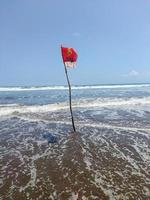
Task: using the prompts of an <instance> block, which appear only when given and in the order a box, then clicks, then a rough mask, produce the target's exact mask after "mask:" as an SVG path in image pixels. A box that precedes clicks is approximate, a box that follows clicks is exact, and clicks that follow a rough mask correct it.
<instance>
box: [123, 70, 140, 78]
mask: <svg viewBox="0 0 150 200" xmlns="http://www.w3.org/2000/svg"><path fill="white" fill-rule="evenodd" d="M139 75H140V73H139V72H138V71H136V70H131V71H130V72H128V73H127V74H123V75H122V76H124V77H137V76H139Z"/></svg>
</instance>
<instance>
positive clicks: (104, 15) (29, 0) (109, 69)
mask: <svg viewBox="0 0 150 200" xmlns="http://www.w3.org/2000/svg"><path fill="white" fill-rule="evenodd" d="M61 44H63V45H64V46H68V47H74V48H75V49H76V50H77V51H78V54H79V59H78V65H77V68H76V69H72V70H69V75H70V78H71V82H72V84H107V83H114V84H115V83H137V82H138V83H141V82H150V0H125V1H120V0H113V1H112V0H106V1H102V0H74V1H72V0H55V1H52V0H44V1H41V0H12V1H10V0H0V86H17V85H18V86H20V85H21V86H22V85H62V84H66V79H65V76H64V68H63V64H62V59H61V55H60V45H61Z"/></svg>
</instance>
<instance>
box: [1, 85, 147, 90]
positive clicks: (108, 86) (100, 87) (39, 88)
mask: <svg viewBox="0 0 150 200" xmlns="http://www.w3.org/2000/svg"><path fill="white" fill-rule="evenodd" d="M140 87H150V84H126V85H85V86H72V89H73V90H84V89H107V88H108V89H109V88H110V89H111V88H140ZM34 90H35V91H36V90H39V91H40V90H68V87H67V86H43V87H0V92H9V91H10V92H18V91H34Z"/></svg>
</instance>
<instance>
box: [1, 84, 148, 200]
mask: <svg viewBox="0 0 150 200" xmlns="http://www.w3.org/2000/svg"><path fill="white" fill-rule="evenodd" d="M149 89H150V87H149V86H145V87H144V86H143V87H138V88H137V87H126V88H112V89H110V88H99V89H96V90H95V89H88V90H86V91H85V90H84V89H80V90H75V91H74V90H73V93H74V94H73V96H74V100H73V109H74V118H75V124H76V129H77V133H72V126H71V121H70V114H69V112H68V104H67V98H66V97H67V91H66V90H63V91H60V90H59V91H56V90H54V91H48V90H46V91H44V93H45V92H46V94H47V95H49V92H50V94H51V95H50V96H49V98H50V99H49V100H50V101H51V102H52V103H49V104H47V103H46V102H47V97H46V98H44V97H43V98H42V99H43V100H42V102H44V103H41V99H40V100H38V101H35V102H34V101H33V102H32V103H31V102H30V100H31V99H30V98H31V95H29V93H30V92H29V91H21V93H22V94H21V93H20V91H18V92H17V93H16V92H15V95H16V100H15V101H12V100H9V102H7V104H6V103H5V104H4V103H3V102H1V106H0V157H1V161H2V162H1V165H0V166H1V169H0V195H1V196H0V199H39V200H40V199H42V200H43V199H52V200H53V199H60V200H61V199H62V200H66V199H73V200H75V199H83V200H84V199H85V200H86V199H97V200H99V199H102V200H103V199H104V200H105V199H106V200H107V199H110V200H113V199H117V200H120V199H129V200H130V199H131V200H132V199H141V200H148V199H149V198H150V192H149V188H150V120H149V119H150V90H149ZM32 92H33V91H32ZM34 92H35V93H36V92H38V95H39V93H40V95H41V96H42V95H43V91H42V92H41V91H34ZM4 93H5V92H1V97H3V100H4V97H6V93H5V94H4ZM7 95H9V96H13V95H14V91H13V92H12V91H9V92H8V93H7ZM20 95H24V96H29V99H28V102H26V101H24V100H21V103H19V102H18V98H19V97H18V96H20ZM36 95H37V93H36ZM36 95H35V96H36ZM44 95H45V94H44ZM54 97H55V98H54ZM61 97H62V98H61ZM65 98H66V100H65ZM57 100H58V102H57ZM46 134H51V135H53V136H55V137H57V138H58V142H57V143H53V144H51V143H50V144H48V141H47V138H45V137H43V136H44V135H46Z"/></svg>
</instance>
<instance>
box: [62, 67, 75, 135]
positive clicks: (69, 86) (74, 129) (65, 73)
mask: <svg viewBox="0 0 150 200" xmlns="http://www.w3.org/2000/svg"><path fill="white" fill-rule="evenodd" d="M64 68H65V74H66V78H67V82H68V87H69V105H70V113H71V120H72V127H73V130H74V132H76V128H75V125H74V118H73V112H72V104H71V85H70V81H69V77H68V72H67V68H66V65H65V63H64Z"/></svg>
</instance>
